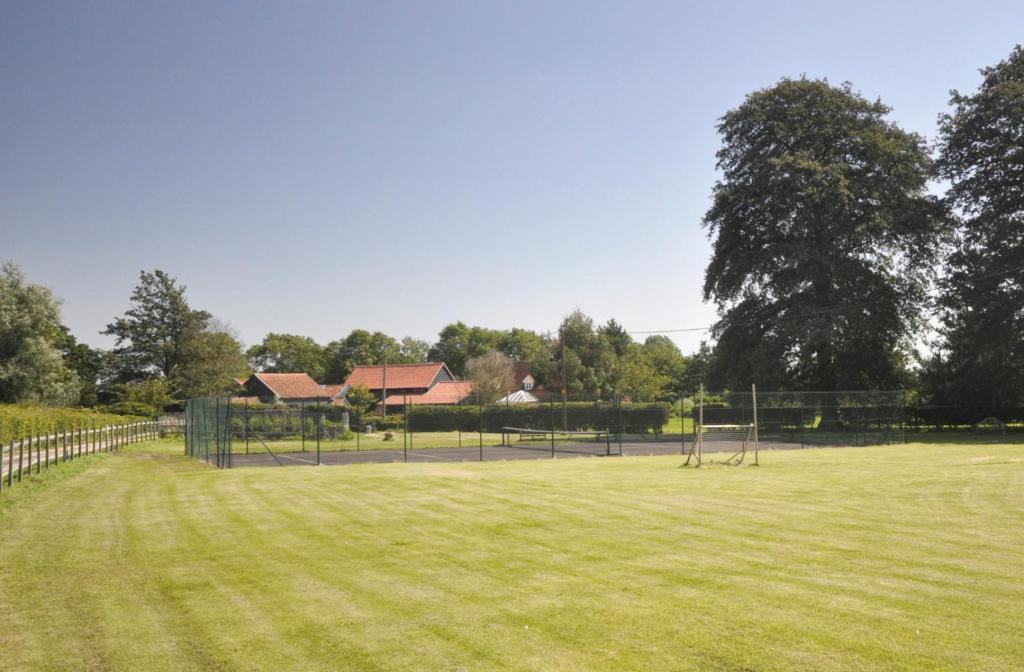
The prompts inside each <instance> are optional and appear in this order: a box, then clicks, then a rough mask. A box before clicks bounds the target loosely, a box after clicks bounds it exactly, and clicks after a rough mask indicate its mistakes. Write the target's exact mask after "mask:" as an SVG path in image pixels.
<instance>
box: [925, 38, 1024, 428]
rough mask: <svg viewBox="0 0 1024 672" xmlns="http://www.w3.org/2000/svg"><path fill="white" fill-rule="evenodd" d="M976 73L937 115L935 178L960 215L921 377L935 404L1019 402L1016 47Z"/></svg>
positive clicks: (1023, 341)
mask: <svg viewBox="0 0 1024 672" xmlns="http://www.w3.org/2000/svg"><path fill="white" fill-rule="evenodd" d="M981 74H982V78H983V79H982V82H981V85H980V86H979V87H978V90H977V91H975V92H974V93H972V94H969V95H967V94H962V93H960V92H958V91H953V92H952V98H951V100H950V104H951V105H952V107H953V110H952V112H951V113H950V114H946V115H943V117H942V118H941V126H940V150H941V154H940V158H939V169H940V175H941V176H942V177H944V178H946V179H947V180H949V182H950V188H949V190H948V192H947V195H946V196H947V198H948V200H949V203H950V205H951V206H952V207H953V208H954V209H955V210H956V211H957V213H958V214H959V215H960V216H961V221H960V224H959V226H958V229H957V236H956V241H955V247H954V249H953V251H952V253H951V254H950V256H949V259H948V260H947V266H948V269H949V272H948V274H947V276H946V277H945V278H944V282H943V292H942V299H941V304H942V307H943V316H942V325H943V332H944V334H943V335H944V342H943V343H942V344H941V348H940V351H939V353H938V356H937V358H936V360H935V361H933V362H932V365H931V366H930V367H927V369H928V371H927V374H926V380H927V381H928V382H929V383H930V385H929V387H930V388H931V391H932V392H934V393H936V395H937V397H938V398H937V399H936V401H938V402H940V403H949V404H956V405H978V406H985V407H988V408H989V409H998V408H999V407H1006V406H1020V405H1024V49H1022V48H1021V47H1020V46H1017V47H1016V48H1015V49H1014V50H1013V52H1012V53H1011V54H1010V56H1009V57H1008V58H1007V59H1006V60H1004V61H1002V62H1000V63H999V64H997V65H995V66H994V67H990V68H985V69H983V70H982V71H981ZM991 412H996V411H995V410H993V411H991Z"/></svg>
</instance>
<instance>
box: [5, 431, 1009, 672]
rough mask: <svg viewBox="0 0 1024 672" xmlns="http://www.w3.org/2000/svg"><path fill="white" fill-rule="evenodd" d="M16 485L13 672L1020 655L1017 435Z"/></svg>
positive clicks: (757, 665)
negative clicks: (720, 460) (742, 463)
mask: <svg viewBox="0 0 1024 672" xmlns="http://www.w3.org/2000/svg"><path fill="white" fill-rule="evenodd" d="M180 452H181V446H180V444H178V443H172V442H163V443H150V444H143V445H141V446H137V447H134V448H132V449H130V450H129V451H125V452H122V453H121V454H119V455H99V456H95V457H89V458H85V459H82V460H80V461H76V462H74V463H72V464H70V465H67V466H66V467H61V468H59V469H51V470H50V472H49V473H45V474H43V476H42V480H41V481H35V480H34V479H35V477H33V482H34V483H35V484H34V485H32V484H30V482H26V483H23V484H21V486H17V487H15V488H14V489H13V490H12V491H10V492H8V491H7V490H6V489H5V491H4V492H3V493H2V494H0V656H2V661H3V669H4V670H5V671H13V670H133V671H134V670H147V671H148V670H304V671H305V670H345V669H348V670H498V669H502V670H504V669H508V670H616V671H619V670H639V669H643V670H731V671H739V670H935V669H944V670H1012V669H1021V666H1022V662H1021V661H1024V637H1022V636H1021V622H1022V619H1024V446H1019V445H1017V446H1012V445H962V446H954V445H911V446H894V447H887V448H866V449H865V448H859V449H855V448H850V449H833V450H807V451H793V452H772V453H766V454H763V455H762V462H763V466H761V467H759V468H755V467H750V468H727V467H720V466H718V467H714V466H713V467H709V468H703V469H699V470H697V469H681V468H679V462H680V460H679V458H678V457H666V458H660V457H655V458H651V457H647V458H614V459H558V460H540V461H529V462H490V463H483V464H480V463H464V464H451V463H449V464H412V463H410V464H379V465H373V464H368V465H358V466H350V467H320V468H315V467H295V468H277V469H274V468H266V469H248V470H247V469H235V470H230V471H218V470H216V469H213V468H210V467H207V466H206V465H203V464H199V463H196V462H193V461H189V460H187V459H186V458H184V457H182V456H180V454H179V453H180Z"/></svg>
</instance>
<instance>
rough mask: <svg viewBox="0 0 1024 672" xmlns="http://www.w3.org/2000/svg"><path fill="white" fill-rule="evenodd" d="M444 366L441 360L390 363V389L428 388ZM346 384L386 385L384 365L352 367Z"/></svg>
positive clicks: (374, 387) (373, 388)
mask: <svg viewBox="0 0 1024 672" xmlns="http://www.w3.org/2000/svg"><path fill="white" fill-rule="evenodd" d="M442 367H444V369H445V370H447V368H448V367H446V366H445V365H444V364H443V363H441V362H431V363H429V364H388V381H387V382H388V389H392V390H399V389H415V388H417V387H421V388H423V389H427V388H429V387H430V385H431V384H432V383H433V382H434V379H435V378H436V377H437V374H438V373H439V372H440V371H441V369H442ZM345 384H346V385H365V386H366V387H368V388H370V389H371V390H380V389H383V387H384V367H383V366H382V365H372V366H357V367H356V368H354V369H352V373H351V374H350V375H349V377H348V380H346V381H345Z"/></svg>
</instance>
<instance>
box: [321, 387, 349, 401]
mask: <svg viewBox="0 0 1024 672" xmlns="http://www.w3.org/2000/svg"><path fill="white" fill-rule="evenodd" d="M344 389H345V386H344V385H321V386H320V390H321V391H322V392H323V394H324V396H326V397H330V398H331V399H334V398H335V397H336V396H338V395H339V394H341V391H342V390H344Z"/></svg>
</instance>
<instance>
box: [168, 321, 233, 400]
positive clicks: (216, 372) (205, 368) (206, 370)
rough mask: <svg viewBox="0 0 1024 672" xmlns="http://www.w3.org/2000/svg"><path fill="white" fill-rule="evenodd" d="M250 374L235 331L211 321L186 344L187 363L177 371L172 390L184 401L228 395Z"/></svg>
mask: <svg viewBox="0 0 1024 672" xmlns="http://www.w3.org/2000/svg"><path fill="white" fill-rule="evenodd" d="M248 371H249V362H248V359H247V357H246V354H245V352H244V351H243V350H242V344H241V343H240V342H239V341H238V338H237V336H236V335H235V333H234V332H233V330H232V329H230V328H229V327H228V326H227V325H224V324H221V323H220V322H218V321H216V320H211V321H210V323H209V324H208V325H207V326H206V328H205V329H203V330H202V331H200V332H198V333H196V334H194V335H193V336H192V337H191V338H190V339H189V340H188V342H187V343H186V346H185V363H184V364H183V365H182V366H180V367H178V369H177V371H175V374H174V376H173V378H172V379H171V383H172V389H173V391H174V393H175V394H176V395H178V396H179V398H182V399H191V398H193V397H201V396H206V395H211V394H218V393H224V392H228V391H229V390H231V389H232V387H233V386H234V380H235V379H236V378H244V377H245V374H246V373H248Z"/></svg>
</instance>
